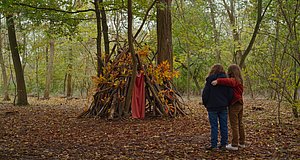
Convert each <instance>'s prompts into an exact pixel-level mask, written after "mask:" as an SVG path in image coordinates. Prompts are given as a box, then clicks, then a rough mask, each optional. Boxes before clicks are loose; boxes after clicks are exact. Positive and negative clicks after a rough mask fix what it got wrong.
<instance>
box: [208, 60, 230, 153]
mask: <svg viewBox="0 0 300 160" xmlns="http://www.w3.org/2000/svg"><path fill="white" fill-rule="evenodd" d="M226 77H227V76H226V74H225V71H224V68H223V66H222V65H220V64H215V65H213V66H212V68H211V71H210V72H209V74H208V77H207V78H206V83H205V87H204V89H203V92H202V103H203V105H204V106H205V108H206V109H207V112H208V119H209V123H210V131H211V133H210V136H211V140H210V143H211V144H210V146H209V147H207V148H206V149H208V150H214V149H217V148H218V146H217V144H218V124H220V132H221V145H220V146H219V148H220V149H222V150H223V149H225V148H226V145H227V143H228V126H227V119H228V118H227V116H228V115H227V113H228V112H227V108H228V105H229V104H230V102H231V99H232V97H233V91H232V88H231V87H227V86H221V85H217V86H213V85H212V84H211V82H212V81H214V80H216V79H217V78H226Z"/></svg>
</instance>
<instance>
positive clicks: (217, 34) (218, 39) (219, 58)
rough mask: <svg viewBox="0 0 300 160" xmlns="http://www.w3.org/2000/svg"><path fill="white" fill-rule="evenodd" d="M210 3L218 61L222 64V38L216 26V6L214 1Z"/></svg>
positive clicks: (209, 1)
mask: <svg viewBox="0 0 300 160" xmlns="http://www.w3.org/2000/svg"><path fill="white" fill-rule="evenodd" d="M208 3H209V9H210V19H211V23H212V27H213V33H214V41H215V54H216V61H217V63H221V50H220V36H219V32H218V30H217V25H216V16H215V6H214V3H215V2H213V0H208Z"/></svg>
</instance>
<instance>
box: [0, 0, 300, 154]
mask: <svg viewBox="0 0 300 160" xmlns="http://www.w3.org/2000/svg"><path fill="white" fill-rule="evenodd" d="M129 11H132V13H131V12H129ZM160 11H161V12H160ZM299 13H300V2H299V1H297V0H290V1H281V0H265V1H262V0H257V1H254V0H245V1H235V0H208V1H201V0H156V1H152V0H139V1H133V2H132V1H131V0H128V1H127V0H94V1H87V0H26V1H23V0H21V1H14V0H2V1H1V2H0V64H1V71H2V74H1V76H0V77H1V81H0V84H1V87H0V91H1V93H2V97H3V102H2V104H1V109H2V112H1V116H2V118H1V119H2V121H1V122H2V124H3V125H2V126H5V125H4V124H9V123H8V121H7V118H5V117H7V116H8V117H10V116H11V115H12V116H18V115H27V114H26V113H28V110H26V109H25V111H24V112H23V111H22V110H23V109H24V108H16V107H13V106H11V104H16V105H27V104H28V102H29V104H30V105H32V106H34V105H36V106H38V107H41V108H39V109H42V108H43V107H44V105H41V104H40V103H44V102H42V101H40V100H45V99H46V100H48V102H49V104H47V105H46V106H52V107H54V108H55V106H57V104H55V103H54V101H51V99H55V100H56V98H57V97H62V98H66V99H68V100H70V99H77V98H80V99H81V100H82V101H87V102H86V103H85V104H82V105H88V104H89V103H90V101H91V98H92V96H93V94H94V93H95V88H96V87H95V84H93V81H92V80H91V77H92V76H99V73H100V72H101V65H102V66H105V65H107V64H109V63H111V61H113V60H114V58H115V57H117V55H118V54H120V52H122V51H123V50H125V49H126V48H128V45H130V44H133V46H134V50H135V51H136V52H137V53H145V52H146V55H147V57H148V59H149V61H151V63H153V64H155V65H157V63H159V61H160V58H159V57H163V59H165V60H168V61H169V62H170V64H171V67H172V69H173V70H174V71H178V72H179V74H180V75H179V76H178V77H175V78H173V83H174V87H175V88H176V90H177V91H178V92H179V93H181V94H182V95H184V96H185V97H186V99H187V100H190V99H193V98H194V97H195V96H196V97H199V98H200V94H201V89H202V88H203V86H204V84H205V78H206V76H207V73H208V71H209V69H210V67H211V66H212V65H213V64H215V63H221V64H222V65H224V67H225V68H227V66H229V65H230V64H231V63H236V64H238V65H239V66H240V67H241V68H242V69H243V76H244V79H245V84H244V86H245V93H244V97H245V98H246V99H249V101H248V102H249V104H252V103H254V102H256V101H258V102H260V100H261V99H264V100H266V101H267V102H266V104H265V103H264V104H263V105H258V107H257V106H256V103H255V105H250V108H249V110H248V112H247V113H249V114H250V113H252V111H253V112H254V111H255V112H256V111H258V112H259V111H261V109H262V110H263V112H268V113H270V114H271V115H272V116H271V117H272V118H271V119H272V121H271V122H272V123H271V124H273V120H274V119H276V122H274V123H276V124H282V121H283V124H286V123H287V121H288V126H289V127H288V128H289V129H287V130H290V131H291V132H289V133H290V134H289V135H290V137H291V140H289V141H288V142H291V143H292V144H293V146H294V147H292V148H290V150H289V149H287V150H280V152H275V153H284V155H283V157H285V153H287V155H288V154H292V155H293V156H291V157H290V158H292V159H294V158H297V157H298V156H299V152H297V151H294V150H297V149H299V120H298V118H297V117H298V112H299V108H300V102H299V97H300V96H299V95H300V90H299V84H300V67H299V66H300V42H299V35H300V33H299V29H300V26H299ZM129 15H132V21H130V19H129V17H130V16H129ZM131 22H132V23H131ZM130 24H131V25H132V26H130ZM131 29H132V32H131V31H130V30H131ZM128 37H131V38H132V37H133V42H131V41H130V38H128ZM166 46H167V48H165V47H166ZM129 48H130V47H129ZM131 49H132V48H131ZM132 51H133V50H131V52H132ZM102 73H104V72H103V71H102ZM18 87H19V88H18ZM28 97H33V99H34V100H38V101H40V103H38V102H35V101H32V98H30V101H28ZM49 99H50V100H49ZM9 100H10V101H9ZM6 101H8V102H6ZM57 101H59V100H57ZM269 102H270V103H269ZM46 103H47V102H46ZM51 103H53V104H52V105H51ZM191 103H193V104H190V105H191V106H195V107H196V108H197V107H199V106H198V105H199V104H198V103H199V100H198V99H197V100H196V101H193V102H191ZM262 103H263V102H262ZM270 104H271V105H270ZM59 105H63V106H67V104H64V103H63V102H62V103H60V104H58V106H59ZM32 106H30V107H28V109H30V111H32V109H35V108H32ZM42 106H43V107H42ZM259 106H262V107H259ZM270 106H271V108H269V107H270ZM77 107H78V106H77ZM80 107H81V109H82V107H83V106H80ZM80 107H79V108H80ZM50 108H51V107H50ZM66 108H67V109H70V108H69V107H66ZM83 108H84V107H83ZM266 108H267V109H266ZM42 110H43V109H42ZM51 111H53V110H51V109H50V110H47V112H51ZM37 112H38V113H37V114H40V111H37ZM45 112H46V111H45ZM61 112H62V113H68V114H70V115H72V116H74V115H75V114H74V112H72V111H70V112H72V113H69V111H65V109H62V110H59V111H58V112H54V113H53V114H54V115H52V116H49V117H52V118H53V117H56V116H57V114H60V113H61ZM29 113H31V114H36V113H35V112H29ZM197 113H198V112H197ZM200 113H203V114H204V113H205V112H204V111H203V112H200ZM76 114H77V115H78V114H80V112H78V111H76ZM29 115H30V114H29ZM261 115H262V114H261ZM262 116H263V115H262ZM25 117H26V116H25ZM192 117H193V116H192ZM36 118H37V117H36ZM64 118H66V117H64ZM64 118H62V119H64ZM194 118H195V117H194ZM256 118H257V117H256ZM269 118H270V117H265V118H264V119H265V120H266V121H268V120H270V119H269ZM37 119H38V118H37ZM42 119H43V118H42ZM196 119H197V120H199V118H196ZM249 119H250V118H249ZM29 120H30V118H29ZM256 120H257V121H256ZM21 121H22V120H21ZM33 121H34V120H33ZM254 121H255V123H257V122H259V119H255V120H254ZM4 122H5V123H4ZM13 122H16V123H18V124H19V121H18V120H16V119H15V121H13ZM163 122H164V121H163ZM186 122H187V121H183V122H182V126H185V125H184V124H185V123H186ZM74 123H77V122H74ZM128 123H131V122H128ZM145 123H146V122H145ZM149 123H150V122H149ZM155 123H159V122H156V121H155ZM21 124H22V123H21V122H20V124H19V125H21ZM268 124H269V123H268ZM164 125H166V124H164ZM17 126H18V125H17ZM54 126H55V125H54ZM25 127H26V126H25ZM252 127H253V125H252ZM255 127H258V128H259V126H256V125H254V128H251V131H253V132H254V131H257V130H259V129H261V128H259V129H257V128H256V129H257V130H256V129H255ZM277 127H278V126H277ZM279 127H280V126H279ZM12 128H13V127H12ZM291 128H292V129H291ZM277 129H278V128H277ZM281 129H282V128H281ZM285 129H286V127H285ZM204 130H205V129H204ZM6 131H7V130H6ZM22 131H23V130H22ZM202 131H203V130H201V132H202ZM284 131H286V130H284ZM274 132H275V131H274ZM12 133H16V132H15V131H12ZM172 133H173V132H172ZM178 133H181V132H180V131H178ZM194 133H195V132H191V135H193V134H194ZM272 133H273V131H272ZM280 133H281V132H280ZM255 134H257V133H255ZM266 134H268V133H266ZM274 134H275V135H277V136H278V134H276V132H275V133H274ZM2 135H6V136H8V135H9V134H8V133H7V132H3V133H2ZM82 136H83V135H82ZM8 137H9V136H8ZM258 137H263V135H262V136H258ZM279 137H280V136H279ZM297 137H298V138H297ZM4 139H5V138H4ZM277 140H278V139H276V140H274V142H276V143H277V142H278V141H277ZM254 142H257V143H258V141H256V140H254ZM294 142H296V144H294ZM272 143H273V141H272ZM8 144H10V143H8ZM11 144H12V146H15V145H13V144H15V143H14V142H12V143H11ZM24 144H26V143H24ZM265 144H269V145H270V144H271V142H269V141H268V142H265ZM289 144H290V143H289ZM297 144H298V145H297ZM198 145H202V144H197V145H196V146H198ZM279 145H281V143H280V144H279ZM25 146H26V145H25ZM1 147H2V148H1V154H2V156H3V155H6V154H8V155H11V156H8V158H9V157H10V158H11V157H12V155H15V152H14V150H11V151H8V150H5V149H3V148H6V147H4V146H3V145H2V146H1ZM262 147H263V146H262ZM273 147H274V146H273ZM25 148H26V147H25ZM46 148H47V147H46ZM58 148H59V147H58ZM275 148H276V147H275ZM252 149H253V148H252ZM277 149H278V147H277ZM277 149H276V151H278V150H277ZM284 149H286V148H284ZM18 151H20V150H18ZM21 151H22V152H20V155H25V154H26V153H27V151H24V150H22V149H21ZM23 151H24V152H23ZM248 151H249V150H248ZM285 151H287V152H285ZM53 152H54V153H55V151H53ZM170 152H171V151H170ZM268 152H270V153H272V152H273V150H271V151H268ZM51 153H52V151H51ZM273 153H274V152H273ZM62 154H63V153H62ZM158 154H159V155H161V153H158ZM251 154H252V153H249V155H251ZM63 155H66V154H63ZM171 155H172V154H171ZM183 155H185V154H184V153H182V156H179V157H181V158H182V157H183ZM51 156H52V155H50V157H51ZM169 156H170V155H169ZM198 156H200V157H201V155H198ZM202 156H203V155H202ZM230 156H231V155H229V157H230ZM21 157H22V156H21ZM129 157H130V156H129ZM162 157H164V156H163V154H162ZM171 157H172V156H171ZM196 157H197V156H196ZM204 157H205V156H204ZM250 157H251V156H250ZM274 157H277V158H278V157H281V158H282V154H278V155H274ZM287 157H289V156H287ZM6 158H7V157H6ZM65 158H66V157H65ZM67 158H68V157H67ZM111 158H113V157H111ZM119 158H120V157H119ZM121 158H122V157H121ZM156 158H157V157H156ZM244 158H245V157H244ZM262 158H265V157H264V156H262ZM298 158H299V157H298Z"/></svg>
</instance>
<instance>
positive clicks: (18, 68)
mask: <svg viewBox="0 0 300 160" xmlns="http://www.w3.org/2000/svg"><path fill="white" fill-rule="evenodd" d="M6 25H7V30H8V39H9V45H10V50H11V54H12V59H13V63H14V68H15V74H16V80H17V103H16V104H17V105H28V101H27V92H26V85H25V79H24V71H23V68H22V64H21V61H20V55H19V51H18V44H17V38H16V32H15V24H14V18H13V16H12V14H7V15H6Z"/></svg>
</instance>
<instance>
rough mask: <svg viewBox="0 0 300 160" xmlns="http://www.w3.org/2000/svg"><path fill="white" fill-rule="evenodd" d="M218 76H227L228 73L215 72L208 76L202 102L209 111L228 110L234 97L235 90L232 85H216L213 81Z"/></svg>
mask: <svg viewBox="0 0 300 160" xmlns="http://www.w3.org/2000/svg"><path fill="white" fill-rule="evenodd" d="M217 78H226V75H225V74H223V73H221V74H213V75H211V76H209V77H207V78H206V84H205V87H204V89H203V92H202V102H203V105H204V106H205V108H206V109H207V111H208V112H215V111H222V110H226V109H227V107H228V106H229V104H230V102H231V100H232V98H233V90H232V88H231V87H228V86H223V85H216V86H213V85H212V84H211V82H212V81H213V80H216V79H217Z"/></svg>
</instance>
